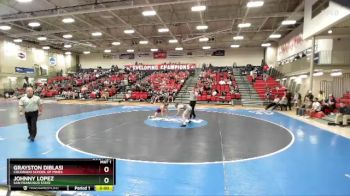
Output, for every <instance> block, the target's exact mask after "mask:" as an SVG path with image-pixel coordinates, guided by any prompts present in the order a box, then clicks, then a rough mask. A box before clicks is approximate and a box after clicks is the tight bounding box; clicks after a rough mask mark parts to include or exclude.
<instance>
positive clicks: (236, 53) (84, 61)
mask: <svg viewBox="0 0 350 196" xmlns="http://www.w3.org/2000/svg"><path fill="white" fill-rule="evenodd" d="M103 55H104V54H102V53H91V54H89V55H83V54H82V55H80V56H79V59H80V64H81V65H82V67H83V68H96V67H97V66H101V67H104V68H109V67H111V65H118V66H119V67H123V66H124V65H128V64H134V63H135V62H138V63H143V64H159V63H164V62H181V63H195V64H197V65H198V66H201V65H202V64H203V63H207V64H208V63H212V64H213V65H214V66H227V65H229V66H232V64H233V63H234V62H236V63H237V65H238V66H245V65H246V64H253V65H260V64H261V60H262V59H263V58H264V48H238V49H227V50H226V51H225V56H206V55H193V56H192V57H189V56H184V57H168V58H166V59H153V57H152V55H151V56H150V57H138V55H137V53H136V54H135V59H132V60H128V59H119V58H118V55H116V57H117V58H114V59H108V58H103Z"/></svg>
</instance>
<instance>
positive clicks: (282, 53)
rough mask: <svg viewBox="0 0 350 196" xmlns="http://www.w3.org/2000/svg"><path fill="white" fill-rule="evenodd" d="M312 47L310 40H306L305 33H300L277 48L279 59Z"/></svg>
mask: <svg viewBox="0 0 350 196" xmlns="http://www.w3.org/2000/svg"><path fill="white" fill-rule="evenodd" d="M310 47H312V43H311V41H310V40H304V39H303V34H302V33H300V34H298V35H296V36H294V37H292V38H291V39H290V40H288V41H287V42H286V43H284V44H282V45H280V46H278V48H277V61H280V60H283V59H286V58H288V57H290V56H292V55H294V54H297V53H299V52H302V51H304V50H306V49H308V48H310Z"/></svg>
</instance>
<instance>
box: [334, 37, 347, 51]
mask: <svg viewBox="0 0 350 196" xmlns="http://www.w3.org/2000/svg"><path fill="white" fill-rule="evenodd" d="M333 51H350V38H339V39H333Z"/></svg>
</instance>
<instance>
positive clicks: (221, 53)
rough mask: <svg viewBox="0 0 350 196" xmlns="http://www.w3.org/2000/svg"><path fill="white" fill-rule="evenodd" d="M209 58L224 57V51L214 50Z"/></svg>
mask: <svg viewBox="0 0 350 196" xmlns="http://www.w3.org/2000/svg"><path fill="white" fill-rule="evenodd" d="M211 56H225V50H215V51H213V52H212V53H211Z"/></svg>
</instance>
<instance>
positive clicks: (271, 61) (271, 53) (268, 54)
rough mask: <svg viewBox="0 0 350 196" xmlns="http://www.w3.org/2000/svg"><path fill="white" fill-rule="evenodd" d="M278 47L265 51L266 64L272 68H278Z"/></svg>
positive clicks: (268, 48)
mask: <svg viewBox="0 0 350 196" xmlns="http://www.w3.org/2000/svg"><path fill="white" fill-rule="evenodd" d="M276 61H277V47H267V48H266V51H265V63H266V64H268V65H269V66H270V67H276V65H277V63H276Z"/></svg>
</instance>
